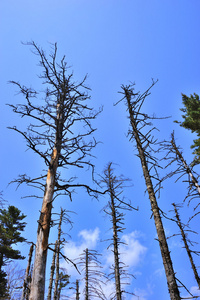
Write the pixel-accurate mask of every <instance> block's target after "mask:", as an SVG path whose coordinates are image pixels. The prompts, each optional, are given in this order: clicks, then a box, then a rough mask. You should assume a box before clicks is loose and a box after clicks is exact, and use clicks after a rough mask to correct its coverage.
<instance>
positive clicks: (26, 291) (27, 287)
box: [21, 243, 34, 300]
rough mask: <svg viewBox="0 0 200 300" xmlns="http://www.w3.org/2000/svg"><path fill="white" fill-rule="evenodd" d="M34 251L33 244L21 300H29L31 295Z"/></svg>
mask: <svg viewBox="0 0 200 300" xmlns="http://www.w3.org/2000/svg"><path fill="white" fill-rule="evenodd" d="M33 250H34V244H33V243H32V244H31V246H30V250H29V256H28V265H27V268H26V273H25V278H24V284H23V289H22V296H21V300H24V299H28V298H29V294H30V283H31V261H32V256H33Z"/></svg>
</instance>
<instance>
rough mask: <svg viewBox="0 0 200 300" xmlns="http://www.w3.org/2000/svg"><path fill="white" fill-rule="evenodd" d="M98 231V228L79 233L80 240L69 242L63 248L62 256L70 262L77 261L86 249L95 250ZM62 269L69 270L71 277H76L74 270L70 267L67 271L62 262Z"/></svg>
mask: <svg viewBox="0 0 200 300" xmlns="http://www.w3.org/2000/svg"><path fill="white" fill-rule="evenodd" d="M99 234H100V230H99V228H95V229H94V230H87V229H84V230H82V231H80V232H79V234H78V236H79V237H80V239H79V240H78V241H77V242H73V241H70V242H68V243H67V244H66V245H65V247H64V255H65V256H67V257H68V258H69V259H71V260H72V261H74V260H76V259H78V257H79V256H80V254H81V253H83V251H84V250H85V249H86V248H88V249H92V250H95V249H96V246H97V242H98V240H99ZM62 267H66V268H67V269H68V270H69V273H70V275H71V276H73V275H76V276H78V274H77V271H76V269H75V268H74V267H73V266H71V267H70V269H69V265H68V264H67V265H66V263H65V262H64V263H62Z"/></svg>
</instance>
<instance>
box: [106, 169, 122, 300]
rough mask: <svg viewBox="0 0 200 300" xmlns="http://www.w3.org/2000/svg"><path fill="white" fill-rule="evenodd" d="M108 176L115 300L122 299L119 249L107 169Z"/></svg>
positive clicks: (110, 183) (112, 193)
mask: <svg viewBox="0 0 200 300" xmlns="http://www.w3.org/2000/svg"><path fill="white" fill-rule="evenodd" d="M108 176H109V190H110V199H111V211H112V224H113V246H114V261H115V288H116V296H117V300H121V299H122V291H121V282H120V268H119V249H118V232H117V219H116V211H115V203H114V196H113V195H114V190H113V182H112V178H111V174H110V169H108Z"/></svg>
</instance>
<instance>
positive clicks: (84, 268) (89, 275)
mask: <svg viewBox="0 0 200 300" xmlns="http://www.w3.org/2000/svg"><path fill="white" fill-rule="evenodd" d="M99 255H100V254H98V253H97V251H95V250H88V248H86V249H85V250H84V251H83V253H82V254H81V255H80V258H79V262H78V264H79V265H80V266H81V272H84V273H85V277H84V280H85V288H84V298H85V300H90V299H93V298H94V297H96V298H98V299H102V300H105V299H106V297H105V295H104V293H103V290H102V284H104V279H105V278H106V276H105V274H104V273H103V272H102V271H101V264H100V261H99V260H98V256H99ZM76 296H77V295H76Z"/></svg>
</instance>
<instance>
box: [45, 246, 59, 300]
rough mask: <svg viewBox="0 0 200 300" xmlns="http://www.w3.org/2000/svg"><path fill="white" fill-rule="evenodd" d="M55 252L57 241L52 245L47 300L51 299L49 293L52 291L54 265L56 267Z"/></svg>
mask: <svg viewBox="0 0 200 300" xmlns="http://www.w3.org/2000/svg"><path fill="white" fill-rule="evenodd" d="M56 253H57V241H56V242H55V247H54V252H53V257H52V263H51V272H50V279H49V288H48V295H47V300H51V293H52V288H53V277H54V272H55V267H56V264H55V261H56Z"/></svg>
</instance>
